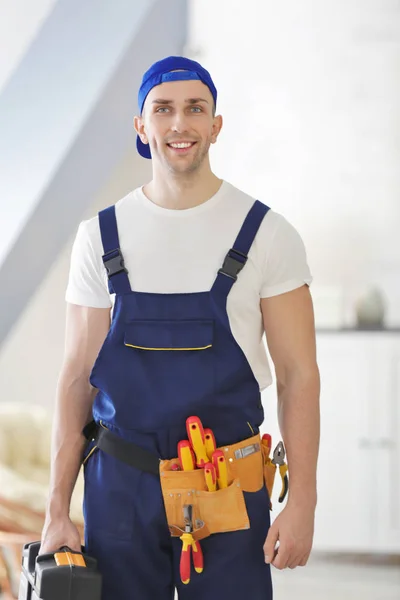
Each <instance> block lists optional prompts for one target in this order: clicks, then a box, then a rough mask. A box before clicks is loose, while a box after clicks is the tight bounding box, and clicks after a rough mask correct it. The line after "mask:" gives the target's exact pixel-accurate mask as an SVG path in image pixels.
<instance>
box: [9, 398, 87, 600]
mask: <svg viewBox="0 0 400 600" xmlns="http://www.w3.org/2000/svg"><path fill="white" fill-rule="evenodd" d="M51 426H52V416H51V414H50V412H49V411H48V410H46V409H45V408H44V407H41V406H32V405H29V403H19V404H17V403H2V402H0V590H1V592H2V593H3V595H4V596H5V597H7V594H8V597H9V598H13V597H15V595H16V589H15V588H16V587H17V586H18V576H19V569H20V555H21V550H22V545H23V544H24V543H26V542H28V541H34V540H38V539H40V534H41V531H42V527H43V523H44V515H45V508H46V502H47V495H48V485H49V475H50V440H51ZM82 499H83V472H82V469H81V471H80V474H79V477H78V481H77V484H76V487H75V490H74V494H73V497H72V501H71V510H70V516H71V519H72V520H73V521H74V522H75V523H76V524H77V526H78V528H79V530H80V532H81V535H82V536H83V514H82Z"/></svg>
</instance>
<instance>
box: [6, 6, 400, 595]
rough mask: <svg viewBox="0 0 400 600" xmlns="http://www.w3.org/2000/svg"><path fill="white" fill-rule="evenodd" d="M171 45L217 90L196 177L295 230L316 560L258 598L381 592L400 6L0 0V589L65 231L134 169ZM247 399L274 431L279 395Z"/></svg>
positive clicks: (394, 417) (9, 562)
mask: <svg viewBox="0 0 400 600" xmlns="http://www.w3.org/2000/svg"><path fill="white" fill-rule="evenodd" d="M169 54H183V55H186V56H188V57H190V58H193V59H195V60H198V61H199V62H201V63H202V64H203V65H204V66H205V67H206V68H207V69H209V70H210V71H211V73H212V76H213V79H214V81H215V82H216V86H217V88H218V93H219V106H218V113H221V114H222V115H223V117H224V129H223V132H222V134H221V136H220V139H219V142H218V144H217V145H215V146H213V147H212V149H211V160H212V166H213V170H214V171H215V172H216V174H217V175H218V176H220V177H223V178H224V179H227V180H228V181H230V182H231V183H233V184H234V185H236V186H237V187H239V188H242V189H243V190H245V191H246V192H248V193H250V194H252V195H253V196H255V197H257V198H260V199H261V200H262V201H263V202H265V203H266V204H268V205H269V206H271V207H272V208H274V209H275V210H276V211H277V212H280V213H282V214H283V215H284V216H285V217H286V218H287V219H288V220H289V221H290V222H291V223H293V225H294V226H295V227H296V228H297V229H298V231H299V232H300V234H301V236H302V237H303V240H304V243H305V245H306V249H307V254H308V261H309V264H310V267H311V271H312V274H313V276H314V281H313V284H312V286H311V293H312V296H313V301H314V308H315V317H316V327H317V349H318V362H319V367H320V372H321V384H322V389H321V417H322V431H321V451H320V460H319V467H318V486H319V501H318V507H317V516H316V529H315V540H314V550H313V554H312V556H311V558H310V561H309V564H308V565H307V567H305V568H297V569H295V570H293V571H291V570H286V571H283V572H279V571H277V570H276V569H273V577H274V584H275V597H276V599H277V600H286V599H291V598H293V597H294V596H295V595H296V598H297V599H298V600H303V599H304V600H305V599H307V600H314V599H317V598H318V600H319V599H321V598H324V600H333V599H335V600H336V599H338V600H339V599H340V600H348V599H350V598H352V599H353V598H363V600H394V599H395V598H396V599H398V598H400V468H399V464H400V276H399V275H400V245H399V228H400V169H399V159H400V109H399V106H400V3H399V2H398V0H324V2H318V1H317V0H302V2H298V1H297V0H287V1H286V2H284V3H279V2H271V1H270V0H247V1H246V2H243V1H239V0H229V1H228V0H218V1H217V2H216V1H215V0H187V1H185V0H174V1H173V2H169V3H165V2H161V1H158V0H154V1H153V0H134V1H133V0H129V1H128V0H113V2H107V1H100V2H99V1H98V0H97V1H94V0H85V2H83V3H82V2H80V1H78V0H29V1H28V0H13V1H12V2H11V0H0V205H1V213H0V214H1V217H0V281H1V284H0V382H1V398H0V582H1V583H0V585H1V586H2V590H3V594H8V597H12V594H13V590H14V594H15V589H16V587H17V585H18V572H19V564H18V560H19V559H18V552H19V551H20V544H21V543H22V542H23V541H24V540H26V539H27V538H29V539H37V538H36V537H35V535H37V533H38V532H40V529H41V523H42V516H43V509H44V502H45V496H46V485H47V478H48V452H49V442H48V430H49V427H48V422H49V419H50V418H51V413H52V409H53V403H54V395H55V388H56V382H57V377H58V373H59V369H60V366H61V361H62V356H63V344H64V318H65V302H64V293H65V288H66V283H67V277H68V268H69V257H70V251H71V245H72V242H73V239H74V237H75V233H76V230H77V227H78V224H79V222H80V221H81V220H83V219H86V218H89V217H91V216H94V215H95V214H96V213H97V212H98V210H100V209H101V208H103V207H105V206H108V205H109V204H112V203H114V202H116V201H117V200H118V199H119V198H121V197H122V196H124V195H125V194H127V193H128V192H129V191H130V190H132V189H133V188H135V187H137V186H138V185H141V184H143V183H145V182H146V181H147V180H148V179H149V177H150V174H151V170H150V167H151V165H150V164H149V162H150V161H146V160H145V159H142V158H141V157H139V156H138V155H137V153H136V149H135V135H134V133H133V127H132V118H133V116H134V114H135V113H136V109H137V106H136V94H137V88H138V86H139V83H140V80H141V76H142V74H143V72H144V71H145V70H146V69H147V68H148V66H149V65H150V64H151V63H152V62H154V61H155V60H158V59H159V58H162V57H163V56H166V55H169ZM263 403H264V409H265V415H266V419H265V423H264V426H263V432H267V431H268V432H270V433H272V437H273V442H274V440H276V441H278V440H279V439H280V438H279V430H278V426H277V417H276V392H275V385H273V386H271V387H270V388H268V389H267V390H265V391H264V392H263ZM22 414H24V415H25V416H24V419H22V418H21V415H22ZM79 485H80V484H79ZM79 485H78V488H77V492H76V499H75V505H74V507H75V508H74V510H75V512H74V513H73V514H74V515H75V517H76V521H77V522H79V520H80V518H81V516H80V495H79V494H80V491H81V488H80V487H79ZM278 487H279V486H278V485H277V484H276V490H275V492H274V495H275V493H276V498H274V499H273V500H274V510H273V513H272V517H273V518H275V517H276V515H277V514H279V510H280V509H281V506H280V505H279V503H278V502H277V497H278V495H279V491H280V490H279V489H277V488H278ZM18 544H19V545H18ZM16 556H17V558H16Z"/></svg>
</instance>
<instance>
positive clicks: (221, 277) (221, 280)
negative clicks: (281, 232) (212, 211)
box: [212, 200, 270, 297]
mask: <svg viewBox="0 0 400 600" xmlns="http://www.w3.org/2000/svg"><path fill="white" fill-rule="evenodd" d="M269 210H270V208H269V206H266V205H265V204H263V203H262V202H260V200H256V201H255V202H254V204H253V206H252V207H251V209H250V210H249V212H248V214H247V216H246V218H245V220H244V222H243V225H242V227H241V229H240V231H239V233H238V236H237V238H236V240H235V243H234V244H233V247H232V248H231V249H230V250H229V252H228V254H227V255H226V257H225V260H224V264H223V265H222V267H221V269H219V271H218V275H217V277H216V279H215V282H214V285H213V287H212V292H216V293H217V294H218V295H222V296H224V297H227V296H228V294H229V292H230V290H231V288H232V286H233V284H234V283H235V281H236V280H237V277H238V274H239V273H240V271H241V270H242V269H243V267H244V265H245V264H246V262H247V255H248V253H249V250H250V248H251V245H252V243H253V241H254V238H255V237H256V233H257V231H258V230H259V227H260V225H261V223H262V220H263V219H264V217H265V215H266V214H267V212H268V211H269Z"/></svg>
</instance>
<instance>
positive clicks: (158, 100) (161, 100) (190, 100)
mask: <svg viewBox="0 0 400 600" xmlns="http://www.w3.org/2000/svg"><path fill="white" fill-rule="evenodd" d="M185 102H187V103H188V104H198V103H199V102H207V104H209V102H208V100H206V99H205V98H187V99H186V100H185ZM173 103H174V101H173V100H166V99H165V98H156V99H155V100H153V101H152V104H173Z"/></svg>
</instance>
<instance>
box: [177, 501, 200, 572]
mask: <svg viewBox="0 0 400 600" xmlns="http://www.w3.org/2000/svg"><path fill="white" fill-rule="evenodd" d="M183 517H184V521H185V532H184V533H183V534H182V535H181V537H180V539H181V540H182V552H181V561H180V575H181V580H182V583H185V584H187V583H189V581H190V567H191V564H190V562H191V561H190V557H191V553H192V550H193V564H194V568H195V571H196V573H201V572H202V571H203V566H204V565H203V552H202V550H201V547H200V543H199V542H197V541H196V540H195V539H194V537H193V505H192V504H185V506H184V507H183Z"/></svg>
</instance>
